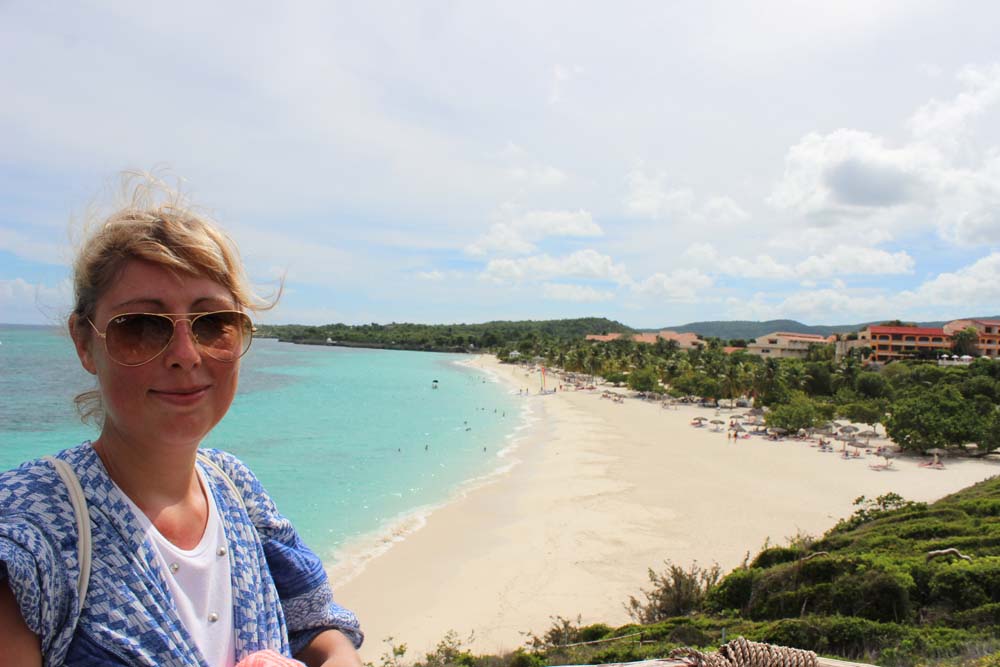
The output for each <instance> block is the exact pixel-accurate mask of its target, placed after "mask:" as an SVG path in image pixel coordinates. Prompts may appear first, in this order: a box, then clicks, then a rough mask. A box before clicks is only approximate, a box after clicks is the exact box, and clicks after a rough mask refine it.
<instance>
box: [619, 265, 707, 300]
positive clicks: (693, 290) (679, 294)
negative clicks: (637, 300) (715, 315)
mask: <svg viewBox="0 0 1000 667" xmlns="http://www.w3.org/2000/svg"><path fill="white" fill-rule="evenodd" d="M713 283H714V281H713V280H712V278H711V276H708V275H706V274H704V273H702V272H700V271H697V270H695V269H674V270H673V271H671V272H670V273H659V272H658V273H654V274H653V275H651V276H649V277H648V278H646V279H645V280H644V281H642V283H640V284H637V285H635V286H634V288H633V289H634V291H635V292H636V293H638V294H641V295H644V296H651V297H656V298H662V299H664V300H666V301H677V302H683V303H693V302H696V301H698V300H699V299H703V298H704V296H705V294H704V292H705V290H707V289H709V288H711V287H712V285H713Z"/></svg>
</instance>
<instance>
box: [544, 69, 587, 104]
mask: <svg viewBox="0 0 1000 667" xmlns="http://www.w3.org/2000/svg"><path fill="white" fill-rule="evenodd" d="M581 72H583V68H582V67H579V66H575V67H567V66H566V65H560V64H558V63H556V64H555V65H553V66H552V74H551V78H550V83H549V97H548V103H549V106H553V105H556V104H559V103H560V102H562V99H563V92H564V88H565V86H566V84H567V83H568V82H569V81H570V80H571V79H572V78H573V77H575V76H577V75H579V74H580V73H581Z"/></svg>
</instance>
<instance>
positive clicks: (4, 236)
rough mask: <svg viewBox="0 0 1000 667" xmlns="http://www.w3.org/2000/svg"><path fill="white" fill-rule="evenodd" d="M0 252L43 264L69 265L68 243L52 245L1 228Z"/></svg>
mask: <svg viewBox="0 0 1000 667" xmlns="http://www.w3.org/2000/svg"><path fill="white" fill-rule="evenodd" d="M0 250H6V251H7V252H9V253H11V254H13V255H16V256H18V257H21V258H23V259H30V260H32V261H35V262H41V263H43V264H55V265H68V264H69V260H68V259H67V258H68V257H69V255H70V247H69V244H68V243H52V242H50V241H47V240H41V239H39V238H32V237H30V236H28V235H26V234H22V233H21V232H19V231H17V230H15V229H11V228H9V227H0Z"/></svg>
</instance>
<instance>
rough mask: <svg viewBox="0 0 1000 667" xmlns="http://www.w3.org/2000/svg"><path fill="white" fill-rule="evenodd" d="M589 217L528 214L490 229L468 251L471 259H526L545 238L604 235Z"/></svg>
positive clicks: (568, 213) (581, 213) (561, 213)
mask: <svg viewBox="0 0 1000 667" xmlns="http://www.w3.org/2000/svg"><path fill="white" fill-rule="evenodd" d="M603 234H604V232H603V230H602V229H601V227H600V225H598V224H597V223H596V222H594V219H593V217H591V215H590V213H588V212H587V211H584V210H582V209H581V210H578V211H529V212H528V213H525V214H523V215H520V216H516V217H514V218H512V219H511V220H509V221H507V222H501V223H497V224H495V225H492V226H491V227H490V230H489V231H488V232H487V233H486V235H485V236H482V237H480V238H479V239H477V240H476V241H475V242H473V243H471V244H469V245H468V246H466V248H465V252H466V253H467V254H469V255H472V256H483V255H486V254H489V253H491V252H497V253H501V254H515V255H524V254H528V253H531V252H534V251H535V250H537V247H536V245H535V244H536V243H537V242H539V241H542V240H544V239H546V238H553V237H577V238H587V237H596V236H601V235H603Z"/></svg>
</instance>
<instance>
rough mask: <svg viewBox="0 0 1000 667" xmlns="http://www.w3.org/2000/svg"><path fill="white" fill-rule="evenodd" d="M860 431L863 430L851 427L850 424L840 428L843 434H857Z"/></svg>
mask: <svg viewBox="0 0 1000 667" xmlns="http://www.w3.org/2000/svg"><path fill="white" fill-rule="evenodd" d="M860 430H861V429H859V428H858V427H857V426H851V425H850V424H848V425H847V426H841V427H840V432H841V433H857V432H858V431H860Z"/></svg>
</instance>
